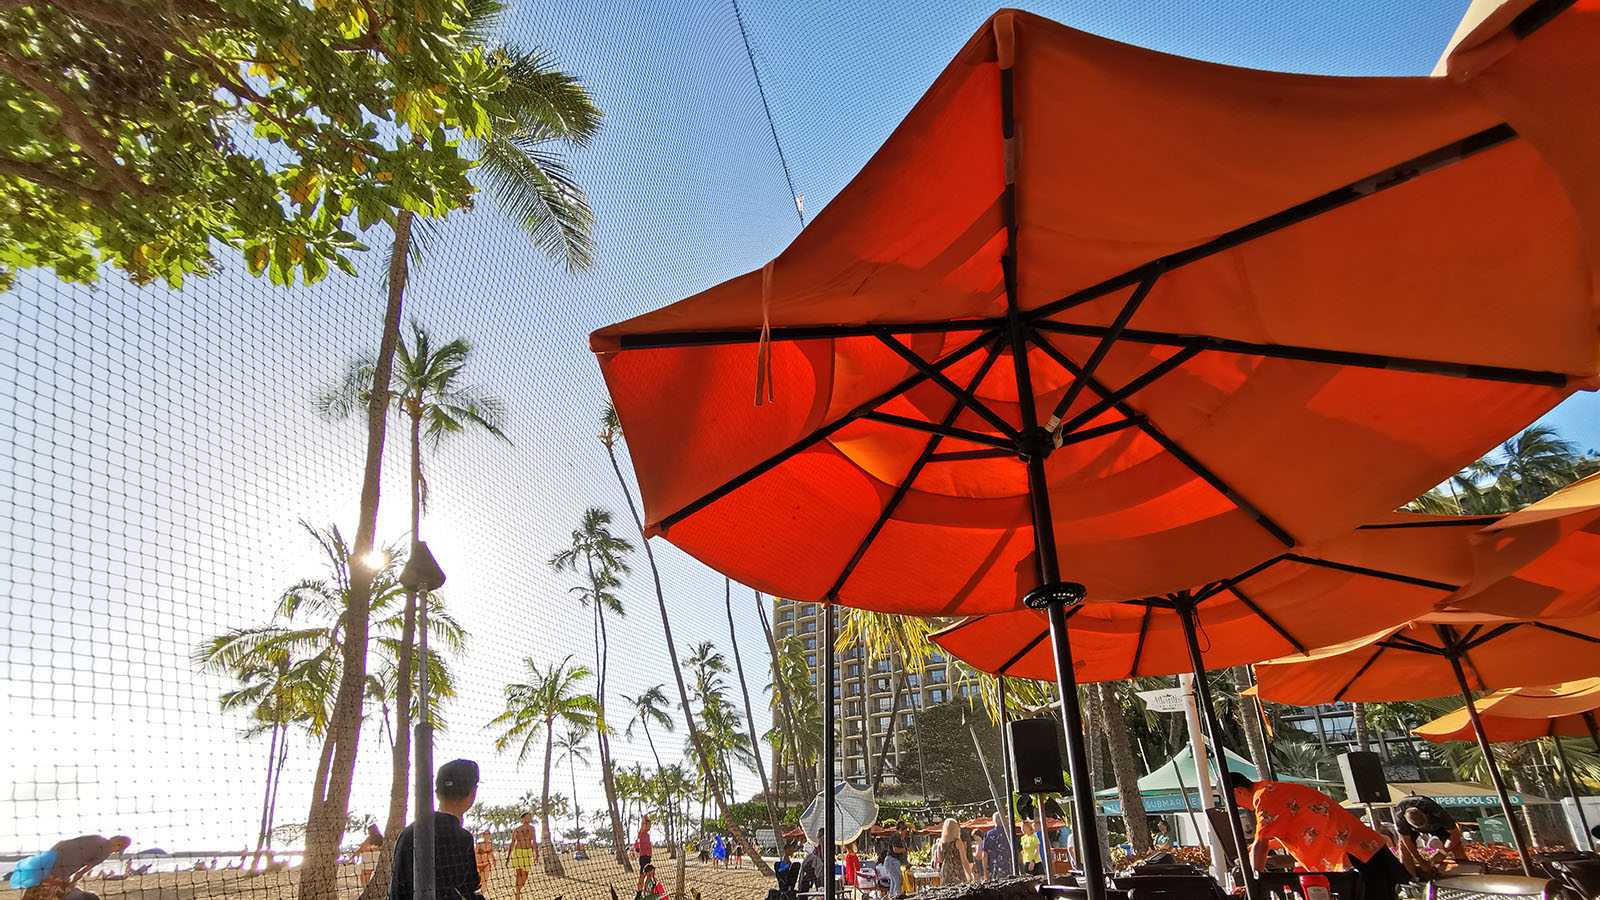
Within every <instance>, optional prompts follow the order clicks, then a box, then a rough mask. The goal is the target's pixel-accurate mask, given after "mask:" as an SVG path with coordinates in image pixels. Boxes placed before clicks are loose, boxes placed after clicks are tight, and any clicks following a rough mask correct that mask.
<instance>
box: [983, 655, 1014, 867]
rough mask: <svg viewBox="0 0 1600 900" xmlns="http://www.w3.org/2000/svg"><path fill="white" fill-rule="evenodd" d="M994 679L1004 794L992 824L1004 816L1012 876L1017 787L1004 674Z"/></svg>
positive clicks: (998, 821) (997, 825)
mask: <svg viewBox="0 0 1600 900" xmlns="http://www.w3.org/2000/svg"><path fill="white" fill-rule="evenodd" d="M995 679H996V681H995V684H997V685H998V686H999V694H1000V771H1001V774H1002V775H1003V776H1004V777H1005V783H1006V795H1005V798H1004V802H1005V807H1004V808H1003V809H996V810H995V811H994V825H995V827H996V828H999V827H1000V817H1001V816H1002V815H1004V816H1005V824H1006V833H1005V845H1006V874H1008V875H1013V876H1014V875H1016V874H1017V855H1016V854H1015V853H1013V852H1011V798H1012V797H1014V796H1016V790H1017V788H1016V782H1015V781H1014V780H1012V779H1013V776H1012V774H1011V735H1010V734H1009V733H1008V732H1010V730H1011V729H1010V728H1008V727H1007V726H1008V725H1010V724H1011V717H1010V716H1008V715H1006V676H1004V675H996V676H995ZM984 876H985V877H988V873H987V872H985V873H984Z"/></svg>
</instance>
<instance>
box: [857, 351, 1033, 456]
mask: <svg viewBox="0 0 1600 900" xmlns="http://www.w3.org/2000/svg"><path fill="white" fill-rule="evenodd" d="M878 340H880V341H882V342H883V343H884V345H885V346H887V347H888V348H889V349H890V350H893V351H894V352H895V353H896V354H897V355H899V357H900V358H901V359H903V360H905V361H906V362H908V363H910V364H911V366H912V368H914V369H916V370H917V371H918V372H921V373H922V374H924V375H926V376H928V378H929V380H931V381H932V382H933V383H934V384H937V385H938V386H939V387H941V388H944V390H945V392H946V393H948V394H950V395H951V396H952V397H955V398H956V402H957V403H960V404H962V405H964V406H966V407H967V408H968V409H970V410H972V411H973V412H975V413H977V414H978V415H979V416H981V417H983V420H984V421H986V422H988V423H989V424H990V425H993V426H994V427H995V428H996V430H998V431H999V432H1000V433H1001V434H1003V435H1005V436H1006V437H1008V438H1011V440H1012V442H1013V445H1014V443H1015V441H1016V439H1017V438H1018V437H1019V436H1020V434H1021V433H1020V432H1018V431H1017V429H1016V428H1014V427H1013V426H1012V425H1011V423H1010V422H1007V421H1006V420H1005V419H1004V418H1002V417H1001V416H1000V414H999V413H997V412H995V411H994V410H992V409H990V408H989V407H988V405H987V404H985V403H984V402H983V401H982V400H979V399H978V398H977V397H976V396H974V395H973V393H972V392H973V391H974V390H975V389H976V388H977V386H978V385H979V384H980V383H981V381H982V379H979V380H977V381H974V382H973V383H972V386H971V387H968V388H962V387H961V385H959V384H956V383H955V382H954V381H951V380H950V379H949V378H948V377H947V376H946V375H945V374H944V373H943V372H941V371H939V370H938V369H935V368H934V367H933V366H931V365H929V364H928V361H927V360H925V359H923V358H922V357H920V356H918V355H917V354H915V353H913V352H911V348H910V347H907V346H906V345H905V344H902V343H900V342H899V341H898V340H895V338H894V336H893V335H891V334H888V333H884V334H879V335H878ZM954 421H955V420H954V419H951V422H954ZM946 424H949V423H946Z"/></svg>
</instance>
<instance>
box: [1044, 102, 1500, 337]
mask: <svg viewBox="0 0 1600 900" xmlns="http://www.w3.org/2000/svg"><path fill="white" fill-rule="evenodd" d="M1516 136H1517V132H1516V130H1515V129H1513V128H1512V127H1511V126H1510V125H1506V124H1503V123H1502V124H1500V125H1495V126H1493V127H1490V128H1485V129H1484V130H1482V131H1480V132H1477V133H1476V134H1471V135H1468V136H1467V137H1464V138H1462V139H1461V140H1458V141H1452V142H1450V143H1448V144H1445V145H1444V146H1443V147H1440V148H1438V149H1437V150H1430V151H1429V152H1427V153H1424V154H1422V155H1421V156H1416V157H1412V158H1411V159H1408V160H1406V161H1405V162H1403V163H1400V164H1399V165H1395V166H1390V167H1389V168H1387V169H1384V170H1383V171H1381V172H1377V173H1374V174H1372V175H1368V176H1367V177H1366V178H1362V179H1360V180H1359V181H1353V182H1351V183H1350V184H1347V185H1345V186H1344V187H1340V188H1335V189H1334V190H1331V191H1329V192H1328V193H1326V194H1323V195H1321V196H1320V197H1313V198H1312V199H1310V200H1307V201H1305V202H1304V203H1299V204H1296V205H1294V206H1291V207H1289V208H1288V209H1285V210H1283V211H1281V212H1277V213H1273V214H1272V215H1270V216H1267V217H1265V218H1262V219H1257V220H1256V221H1254V222H1251V223H1249V224H1248V225H1242V226H1240V227H1238V228H1235V229H1234V230H1232V231H1229V232H1227V233H1225V234H1222V235H1219V236H1217V237H1215V238H1212V239H1211V240H1209V241H1206V242H1205V243H1202V244H1196V245H1195V246H1193V247H1190V248H1188V249H1187V250H1179V251H1177V252H1176V253H1169V254H1167V255H1166V256H1162V257H1160V258H1158V259H1155V260H1152V261H1150V262H1148V263H1145V264H1144V265H1142V266H1139V267H1138V268H1136V269H1132V270H1130V271H1127V272H1124V273H1122V274H1121V275H1115V276H1112V277H1111V278H1107V279H1106V280H1105V281H1102V282H1100V283H1099V284H1096V285H1091V286H1089V287H1086V288H1084V289H1083V290H1081V291H1076V292H1074V293H1071V294H1068V295H1067V296H1065V297H1062V298H1061V299H1060V300H1057V301H1055V302H1053V303H1047V304H1045V305H1044V306H1040V307H1038V308H1036V309H1031V310H1028V311H1026V312H1025V313H1024V316H1026V317H1027V318H1028V319H1029V320H1031V321H1033V322H1034V324H1038V321H1039V320H1040V319H1044V318H1047V317H1049V316H1053V315H1056V314H1057V313H1061V312H1065V311H1066V310H1069V309H1071V308H1073V307H1074V306H1079V305H1081V304H1084V303H1087V302H1089V301H1091V300H1094V299H1097V298H1099V297H1103V296H1105V295H1106V294H1109V293H1111V292H1112V291H1117V290H1121V289H1122V288H1125V287H1131V286H1133V285H1135V284H1138V283H1139V282H1140V281H1143V280H1144V279H1145V278H1146V277H1148V276H1149V274H1150V272H1151V271H1152V270H1154V269H1156V268H1158V267H1159V268H1161V269H1165V270H1167V271H1171V270H1172V269H1177V268H1180V267H1182V266H1186V265H1188V264H1190V263H1192V262H1198V261H1199V260H1202V259H1205V258H1206V257H1208V256H1215V255H1216V254H1218V253H1221V252H1223V251H1225V250H1232V249H1233V248H1234V247H1237V246H1240V245H1241V244H1246V243H1249V242H1250V241H1253V240H1255V239H1256V238H1259V237H1265V236H1266V235H1269V234H1272V233H1273V232H1275V231H1282V230H1283V229H1285V228H1288V227H1289V226H1291V225H1298V224H1300V223H1301V222H1304V221H1306V220H1307V219H1312V218H1315V217H1317V216H1320V215H1322V214H1323V213H1325V212H1331V211H1333V210H1335V209H1338V208H1339V207H1341V206H1345V205H1348V204H1350V203H1354V202H1356V201H1357V200H1360V199H1361V198H1363V197H1370V196H1372V195H1373V194H1376V193H1379V192H1381V191H1386V190H1388V189H1389V188H1392V187H1397V186H1399V185H1402V184H1405V183H1406V182H1408V181H1410V180H1411V179H1413V178H1416V177H1418V176H1419V175H1424V174H1427V173H1428V172H1432V171H1433V170H1435V169H1441V168H1444V167H1445V166H1448V165H1450V164H1451V163H1457V162H1460V161H1462V160H1464V159H1467V158H1468V157H1470V156H1473V155H1474V154H1477V153H1481V152H1483V151H1484V150H1488V149H1490V148H1491V147H1496V146H1499V145H1500V144H1503V143H1505V142H1506V141H1509V140H1511V139H1512V138H1514V137H1516Z"/></svg>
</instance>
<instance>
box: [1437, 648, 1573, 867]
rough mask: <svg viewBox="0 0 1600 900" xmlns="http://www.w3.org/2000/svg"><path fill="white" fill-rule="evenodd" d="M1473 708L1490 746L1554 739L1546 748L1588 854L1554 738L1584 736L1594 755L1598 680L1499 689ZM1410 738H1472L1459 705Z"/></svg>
mask: <svg viewBox="0 0 1600 900" xmlns="http://www.w3.org/2000/svg"><path fill="white" fill-rule="evenodd" d="M1475 705H1476V707H1477V714H1478V721H1479V722H1480V723H1481V724H1482V726H1483V732H1484V734H1485V735H1486V736H1488V738H1489V740H1490V741H1495V742H1505V741H1530V740H1534V739H1535V738H1542V737H1548V738H1553V739H1554V740H1552V741H1551V743H1553V744H1555V745H1556V755H1557V756H1559V757H1560V758H1561V773H1562V777H1563V778H1565V779H1566V782H1567V793H1568V794H1569V795H1570V796H1571V797H1572V803H1573V805H1574V806H1576V807H1577V811H1578V823H1579V824H1580V825H1581V826H1582V828H1581V830H1582V832H1583V836H1582V837H1581V838H1579V841H1580V842H1582V841H1585V840H1587V841H1589V842H1590V843H1589V846H1590V849H1593V848H1594V835H1593V834H1591V833H1590V832H1589V819H1588V817H1587V816H1585V815H1584V812H1583V802H1582V801H1581V800H1579V799H1578V789H1577V787H1576V785H1574V784H1573V782H1572V763H1571V762H1569V761H1568V760H1567V750H1566V747H1565V746H1563V745H1562V743H1561V740H1560V738H1562V737H1579V736H1587V737H1588V738H1589V739H1590V740H1592V741H1594V748H1595V750H1596V751H1600V727H1597V726H1596V723H1595V711H1596V710H1597V709H1600V678H1585V679H1582V680H1580V681H1568V682H1563V683H1562V684H1552V685H1545V686H1542V687H1525V688H1503V689H1501V690H1498V691H1495V692H1494V693H1492V694H1490V695H1489V696H1487V697H1482V698H1479V699H1478V700H1477V701H1475ZM1411 733H1412V734H1414V735H1416V736H1418V737H1420V738H1423V739H1425V740H1429V741H1432V742H1434V743H1436V744H1438V743H1443V742H1445V741H1470V740H1473V739H1475V738H1476V734H1474V732H1473V730H1472V717H1471V715H1470V713H1469V712H1468V710H1467V708H1466V707H1464V706H1463V707H1462V708H1460V709H1458V710H1455V711H1453V712H1448V713H1445V714H1444V715H1442V716H1440V717H1439V718H1437V719H1434V720H1433V721H1431V722H1428V723H1427V724H1425V725H1422V726H1419V727H1417V728H1413V729H1411Z"/></svg>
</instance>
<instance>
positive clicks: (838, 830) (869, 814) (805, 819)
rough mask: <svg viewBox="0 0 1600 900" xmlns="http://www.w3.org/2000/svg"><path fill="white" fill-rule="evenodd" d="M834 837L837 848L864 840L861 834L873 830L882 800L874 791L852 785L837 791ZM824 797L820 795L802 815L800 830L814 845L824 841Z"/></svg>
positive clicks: (839, 786) (845, 783)
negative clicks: (822, 838) (879, 802)
mask: <svg viewBox="0 0 1600 900" xmlns="http://www.w3.org/2000/svg"><path fill="white" fill-rule="evenodd" d="M833 798H834V807H833V824H834V828H833V834H834V835H835V837H834V843H835V844H848V843H850V842H851V841H853V840H855V839H856V838H858V837H860V836H861V832H863V831H865V830H867V829H868V828H870V827H872V823H873V821H874V820H876V819H877V818H878V800H877V798H876V797H874V796H873V793H872V791H870V790H866V789H863V788H858V787H856V786H855V785H853V784H851V783H849V782H848V781H841V782H839V783H837V784H835V785H834V787H833ZM823 799H824V798H823V795H822V793H821V792H820V791H819V792H818V793H817V796H816V797H814V798H812V800H811V803H810V805H808V806H807V807H806V808H805V812H802V813H801V814H800V828H801V830H803V831H804V832H805V835H806V838H807V839H808V840H811V841H813V842H817V841H820V840H821V836H822V826H823V822H824V814H823V811H822V808H823Z"/></svg>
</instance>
